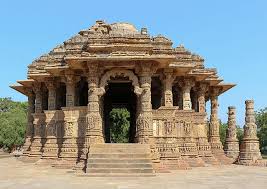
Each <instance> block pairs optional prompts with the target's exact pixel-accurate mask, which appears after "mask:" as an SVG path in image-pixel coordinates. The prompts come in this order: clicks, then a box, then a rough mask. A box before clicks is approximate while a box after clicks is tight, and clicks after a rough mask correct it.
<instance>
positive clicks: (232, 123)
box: [224, 106, 239, 160]
mask: <svg viewBox="0 0 267 189" xmlns="http://www.w3.org/2000/svg"><path fill="white" fill-rule="evenodd" d="M235 115H236V108H235V107H234V106H230V107H228V123H227V124H228V128H227V131H226V140H225V146H224V151H225V154H226V156H227V157H229V158H233V159H235V160H236V159H237V158H238V155H239V142H238V139H237V136H236V118H235V117H236V116H235Z"/></svg>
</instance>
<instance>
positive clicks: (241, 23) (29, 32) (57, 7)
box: [0, 0, 267, 125]
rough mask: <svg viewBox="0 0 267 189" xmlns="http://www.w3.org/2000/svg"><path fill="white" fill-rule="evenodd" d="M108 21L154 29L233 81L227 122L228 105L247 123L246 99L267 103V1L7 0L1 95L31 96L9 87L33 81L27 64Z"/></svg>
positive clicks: (2, 12)
mask: <svg viewBox="0 0 267 189" xmlns="http://www.w3.org/2000/svg"><path fill="white" fill-rule="evenodd" d="M98 19H104V20H105V21H107V22H109V23H113V22H118V21H119V22H130V23H132V24H134V25H135V26H136V27H137V28H138V29H140V28H141V27H147V28H148V31H149V33H150V34H151V35H157V34H163V35H165V36H166V37H168V38H170V39H172V41H173V42H174V45H173V46H174V47H175V46H177V45H179V44H181V43H182V44H184V46H185V47H186V48H188V49H190V50H191V51H193V52H195V53H198V54H200V55H201V56H202V57H204V58H205V65H206V67H216V68H217V69H218V72H219V75H220V76H221V77H223V78H224V80H225V82H233V83H236V84H237V86H236V87H235V88H234V89H232V90H230V91H228V92H227V93H225V94H223V95H222V96H220V98H219V100H220V101H219V102H220V112H219V116H220V118H221V119H222V120H223V121H227V114H226V113H227V107H228V106H229V105H234V106H236V107H237V120H238V124H240V125H242V124H243V123H244V108H245V106H244V101H245V100H246V99H254V100H255V108H256V109H260V108H264V107H266V106H267V87H266V83H267V76H266V75H267V73H266V70H267V63H266V57H267V56H266V55H267V48H266V44H267V1H264V0H262V1H259V0H254V1H250V0H243V1H241V0H235V1H233V0H232V1H231V0H224V1H214V0H203V1H199V0H194V1H193V0H187V1H179V0H176V1H175V0H173V1H171V0H165V1H156V0H154V1H144V0H134V1H126V0H124V1H121V0H114V1H110V0H102V1H82V0H75V1H70V0H64V1H63V0H62V1H60V0H59V1H55V0H46V1H33V0H28V1H27V0H25V1H19V0H17V1H13V0H9V1H1V2H0V24H1V26H0V34H1V35H0V56H1V59H0V64H1V74H0V81H1V82H0V97H12V98H13V99H14V100H19V101H24V100H26V98H25V97H24V96H23V95H21V94H19V93H17V92H16V91H14V90H12V89H10V88H9V87H8V86H9V85H10V84H12V83H15V81H16V80H21V79H25V78H26V72H27V65H28V64H30V63H31V62H32V61H33V60H34V59H35V58H37V57H38V56H40V55H42V54H43V53H46V52H48V51H49V50H50V49H52V48H53V47H55V46H56V45H57V44H59V43H62V42H63V41H64V40H66V39H68V38H70V37H71V36H72V35H74V34H76V33H77V32H79V31H80V30H81V29H85V28H88V27H90V26H91V25H93V24H94V22H95V20H98Z"/></svg>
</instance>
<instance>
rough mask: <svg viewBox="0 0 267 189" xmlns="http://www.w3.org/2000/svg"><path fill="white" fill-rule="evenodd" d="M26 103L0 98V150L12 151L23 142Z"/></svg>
mask: <svg viewBox="0 0 267 189" xmlns="http://www.w3.org/2000/svg"><path fill="white" fill-rule="evenodd" d="M26 125H27V102H14V101H12V100H11V98H0V148H5V149H7V150H9V151H10V150H12V149H14V148H15V147H16V146H20V145H22V144H23V142H24V134H25V129H26Z"/></svg>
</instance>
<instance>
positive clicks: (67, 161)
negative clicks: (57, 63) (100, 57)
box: [58, 70, 79, 168]
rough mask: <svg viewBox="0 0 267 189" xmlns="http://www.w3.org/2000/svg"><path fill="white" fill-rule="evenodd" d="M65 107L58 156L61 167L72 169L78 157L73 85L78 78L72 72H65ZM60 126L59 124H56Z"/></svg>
mask: <svg viewBox="0 0 267 189" xmlns="http://www.w3.org/2000/svg"><path fill="white" fill-rule="evenodd" d="M64 76H65V77H64V79H65V84H66V107H63V108H62V111H63V117H64V118H63V121H64V123H63V133H62V147H61V153H60V155H59V157H60V159H62V160H61V161H60V162H59V163H58V164H59V165H60V166H61V167H65V168H73V167H74V166H75V164H76V162H77V160H78V157H79V142H78V140H79V138H78V134H77V133H78V120H79V110H78V109H76V108H75V85H76V83H77V82H78V80H79V77H78V76H76V75H75V74H74V72H73V71H72V70H68V71H65V75H64ZM58 125H59V126H60V122H59V123H58Z"/></svg>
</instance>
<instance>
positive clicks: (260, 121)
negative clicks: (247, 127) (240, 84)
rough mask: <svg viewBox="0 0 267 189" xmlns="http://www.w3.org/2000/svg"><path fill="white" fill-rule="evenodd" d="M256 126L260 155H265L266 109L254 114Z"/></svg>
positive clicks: (266, 147) (266, 136) (266, 143)
mask: <svg viewBox="0 0 267 189" xmlns="http://www.w3.org/2000/svg"><path fill="white" fill-rule="evenodd" d="M256 124H257V126H258V132H257V134H258V137H259V141H260V149H261V152H262V153H265V154H266V153H267V108H264V109H261V110H259V111H257V112H256Z"/></svg>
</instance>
